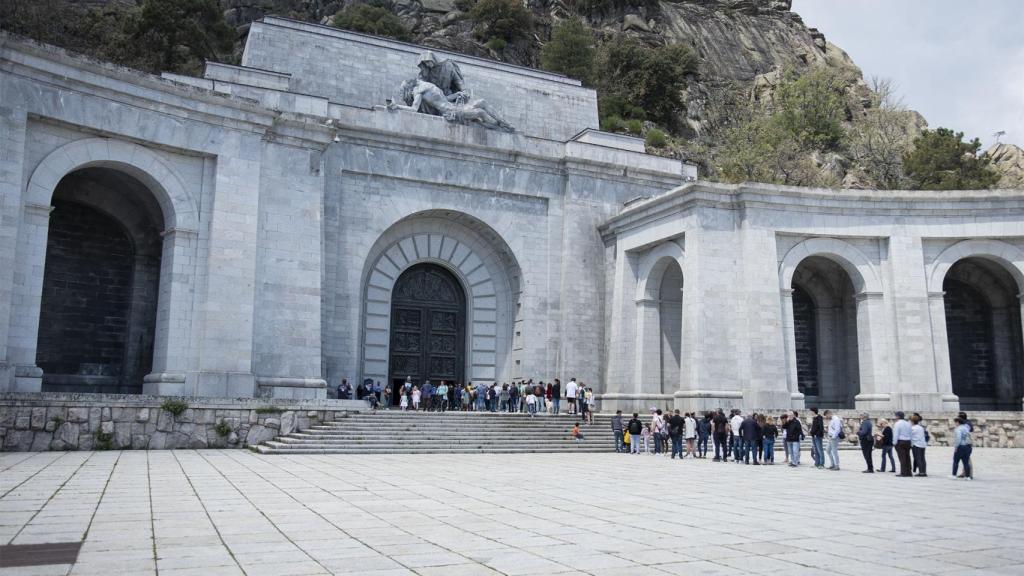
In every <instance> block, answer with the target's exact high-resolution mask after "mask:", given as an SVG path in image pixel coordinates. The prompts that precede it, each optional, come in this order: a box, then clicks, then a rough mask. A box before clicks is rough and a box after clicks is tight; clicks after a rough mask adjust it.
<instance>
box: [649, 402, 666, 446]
mask: <svg viewBox="0 0 1024 576" xmlns="http://www.w3.org/2000/svg"><path fill="white" fill-rule="evenodd" d="M664 433H665V419H664V418H662V416H661V410H655V411H654V415H653V416H651V435H652V436H653V437H654V438H653V439H654V453H655V454H661V436H662V435H663V434H664Z"/></svg>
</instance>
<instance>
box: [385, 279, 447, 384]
mask: <svg viewBox="0 0 1024 576" xmlns="http://www.w3.org/2000/svg"><path fill="white" fill-rule="evenodd" d="M465 353H466V295H465V291H464V290H463V288H462V285H461V284H460V283H459V281H458V279H457V278H456V277H455V275H454V274H452V273H451V272H449V271H448V270H447V269H445V268H444V267H443V266H439V265H437V264H430V263H423V264H415V265H413V266H410V267H409V268H407V269H406V270H405V271H404V272H402V274H401V275H400V276H399V277H398V280H397V281H396V282H395V287H394V291H393V293H392V298H391V345H390V358H389V360H388V366H389V368H390V370H389V373H390V381H391V386H392V387H393V388H397V387H400V386H401V385H402V383H403V382H404V381H405V379H406V378H407V377H412V380H413V382H414V383H416V384H418V385H422V384H423V383H424V382H425V381H427V380H430V381H432V382H434V383H437V381H439V380H445V381H448V382H452V381H454V382H463V377H464V374H465V365H466V357H465ZM392 398H393V399H394V401H395V402H397V401H398V398H399V395H398V394H397V393H396V394H392Z"/></svg>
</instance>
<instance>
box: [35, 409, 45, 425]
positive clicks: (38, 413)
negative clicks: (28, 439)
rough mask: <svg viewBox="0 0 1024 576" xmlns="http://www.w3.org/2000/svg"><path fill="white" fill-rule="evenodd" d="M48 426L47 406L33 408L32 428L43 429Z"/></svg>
mask: <svg viewBox="0 0 1024 576" xmlns="http://www.w3.org/2000/svg"><path fill="white" fill-rule="evenodd" d="M45 427H46V408H33V409H32V429H33V430H42V429H43V428H45Z"/></svg>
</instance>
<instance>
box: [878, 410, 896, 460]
mask: <svg viewBox="0 0 1024 576" xmlns="http://www.w3.org/2000/svg"><path fill="white" fill-rule="evenodd" d="M878 427H879V428H880V429H881V432H878V433H876V434H875V447H876V448H881V449H882V467H881V468H880V470H881V471H882V472H885V460H886V458H888V459H889V472H890V473H895V472H896V461H895V460H893V459H892V447H893V446H892V426H889V421H888V420H886V419H885V418H882V419H881V420H879V421H878Z"/></svg>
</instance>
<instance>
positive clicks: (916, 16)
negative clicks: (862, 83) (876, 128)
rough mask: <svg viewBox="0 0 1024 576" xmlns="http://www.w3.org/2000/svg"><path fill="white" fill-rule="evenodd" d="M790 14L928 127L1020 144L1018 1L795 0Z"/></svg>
mask: <svg viewBox="0 0 1024 576" xmlns="http://www.w3.org/2000/svg"><path fill="white" fill-rule="evenodd" d="M793 11H794V12H796V13H797V14H799V15H800V16H802V17H803V19H804V23H806V24H807V26H809V27H812V28H817V29H819V30H821V32H822V33H824V34H825V38H826V39H828V41H830V42H832V43H833V44H835V45H836V46H839V47H840V48H842V49H843V50H845V51H846V53H847V54H849V55H850V57H851V58H853V61H854V62H856V63H857V65H858V66H860V68H861V70H863V71H864V77H865V79H870V78H871V77H872V76H881V77H884V78H891V79H892V80H894V81H895V82H896V84H897V92H898V93H899V94H900V95H902V96H903V100H904V102H905V103H906V105H907V106H908V107H910V108H913V109H915V110H917V111H918V112H920V113H921V114H923V115H924V117H925V118H926V119H927V120H928V124H929V126H930V127H932V128H936V127H939V126H942V127H946V128H952V129H954V130H957V131H960V132H963V133H964V136H965V137H966V138H967V139H971V138H974V137H978V138H980V139H981V141H982V144H983V149H984V148H987V147H988V146H989V145H990V144H992V143H993V142H994V141H995V138H994V137H993V134H994V133H995V132H996V131H999V130H1004V131H1006V135H1005V136H1003V137H1002V138H1001V139H1000V141H1001V142H1012V143H1014V144H1017V145H1019V146H1024V0H976V1H971V0H794V1H793Z"/></svg>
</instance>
